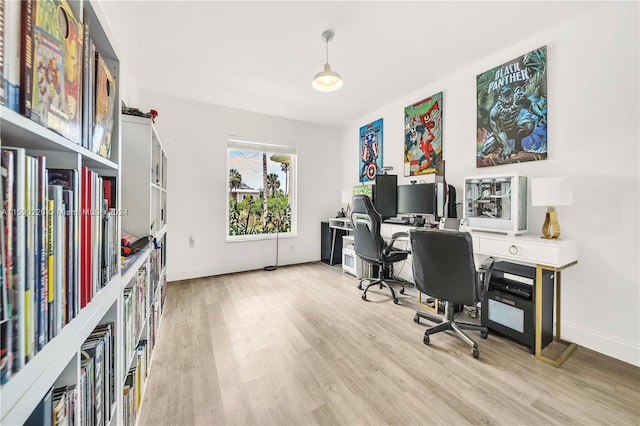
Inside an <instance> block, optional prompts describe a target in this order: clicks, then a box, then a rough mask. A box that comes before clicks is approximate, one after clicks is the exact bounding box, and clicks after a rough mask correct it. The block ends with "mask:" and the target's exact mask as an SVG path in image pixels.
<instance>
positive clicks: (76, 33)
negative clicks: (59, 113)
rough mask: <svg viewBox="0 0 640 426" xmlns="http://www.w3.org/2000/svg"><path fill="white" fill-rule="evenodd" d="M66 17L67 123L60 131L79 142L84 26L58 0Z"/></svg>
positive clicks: (62, 0)
mask: <svg viewBox="0 0 640 426" xmlns="http://www.w3.org/2000/svg"><path fill="white" fill-rule="evenodd" d="M60 6H61V8H62V10H63V11H64V12H65V13H66V18H67V23H68V25H67V29H68V31H67V35H66V37H65V36H64V34H63V37H62V47H63V51H64V89H65V96H66V99H65V102H66V113H67V125H66V126H64V127H63V128H62V129H61V131H60V133H62V135H63V136H65V137H66V138H67V139H70V140H71V141H72V142H75V143H77V144H79V143H80V142H81V138H82V55H83V47H82V46H83V43H84V26H83V24H82V23H81V22H80V21H79V19H78V18H77V17H76V16H75V15H74V13H73V11H72V10H71V7H70V6H69V3H67V1H66V0H61V1H60Z"/></svg>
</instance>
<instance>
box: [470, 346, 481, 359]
mask: <svg viewBox="0 0 640 426" xmlns="http://www.w3.org/2000/svg"><path fill="white" fill-rule="evenodd" d="M471 355H473V357H474V358H476V359H477V358H478V357H479V356H480V351H479V350H478V348H473V349H471Z"/></svg>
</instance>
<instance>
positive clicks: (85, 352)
mask: <svg viewBox="0 0 640 426" xmlns="http://www.w3.org/2000/svg"><path fill="white" fill-rule="evenodd" d="M80 355H81V357H82V360H88V359H92V360H93V362H92V365H93V369H94V370H93V377H94V388H93V390H92V392H93V403H92V404H91V405H92V407H90V408H89V409H90V410H91V409H92V411H93V412H92V413H91V414H90V417H93V423H91V424H94V425H96V426H103V425H104V424H105V423H104V416H105V410H104V402H105V401H104V397H105V377H104V375H105V374H104V373H105V368H104V367H105V354H104V339H103V336H96V335H90V336H89V338H88V339H87V340H86V341H85V342H84V344H83V345H82V347H81V352H80Z"/></svg>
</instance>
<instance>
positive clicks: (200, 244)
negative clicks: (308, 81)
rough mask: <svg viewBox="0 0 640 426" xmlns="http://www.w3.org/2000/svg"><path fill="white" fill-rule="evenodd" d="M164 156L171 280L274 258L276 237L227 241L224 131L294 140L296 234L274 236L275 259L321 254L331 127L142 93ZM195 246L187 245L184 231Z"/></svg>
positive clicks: (333, 147) (332, 197)
mask: <svg viewBox="0 0 640 426" xmlns="http://www.w3.org/2000/svg"><path fill="white" fill-rule="evenodd" d="M141 97H142V99H145V100H146V102H147V104H146V105H144V106H141V109H143V110H144V111H147V110H149V109H150V108H153V109H155V110H157V111H158V113H159V115H158V117H157V118H156V125H157V129H158V133H159V135H160V139H161V141H162V143H163V144H164V146H165V149H166V151H167V157H168V163H169V164H168V169H169V172H168V206H167V222H168V226H169V228H168V237H167V240H168V241H167V245H168V251H167V277H168V279H169V280H170V281H174V280H181V279H187V278H195V277H203V276H208V275H217V274H225V273H230V272H237V271H245V270H251V269H259V268H263V267H264V266H267V265H273V264H274V262H275V248H276V244H275V243H276V242H275V240H273V239H270V240H261V241H252V242H226V241H225V236H226V224H225V217H226V205H225V200H226V198H225V197H226V193H227V190H228V189H227V175H228V171H227V145H226V144H227V135H229V134H233V135H236V136H237V137H238V138H240V139H246V140H253V141H256V142H264V143H273V144H277V145H286V146H294V145H295V146H297V149H298V164H297V169H298V170H297V179H298V180H297V186H298V191H297V194H298V198H297V208H298V212H299V213H298V226H297V231H298V232H297V237H295V238H280V241H279V256H278V264H279V265H285V264H292V263H302V262H309V261H316V260H319V259H320V222H321V221H326V220H327V218H329V217H331V216H335V212H336V211H337V210H338V209H339V207H340V176H339V165H336V160H335V158H336V157H335V153H336V152H339V142H340V140H339V139H340V138H339V131H338V129H337V128H331V127H326V126H319V125H315V124H310V123H305V122H301V121H294V120H288V119H284V118H278V117H273V116H269V115H264V114H257V113H252V112H248V111H241V110H237V109H232V108H227V107H221V106H213V105H206V104H202V103H197V102H192V101H185V100H181V99H174V98H166V97H161V96H159V95H157V94H154V93H141ZM190 236H193V237H194V239H195V246H194V247H190V246H189V237H190Z"/></svg>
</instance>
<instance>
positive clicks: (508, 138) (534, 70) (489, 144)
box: [476, 46, 547, 167]
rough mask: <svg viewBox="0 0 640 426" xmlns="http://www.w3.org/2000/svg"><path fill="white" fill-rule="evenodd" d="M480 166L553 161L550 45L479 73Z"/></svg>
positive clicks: (478, 124) (477, 149)
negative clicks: (549, 120) (549, 123)
mask: <svg viewBox="0 0 640 426" xmlns="http://www.w3.org/2000/svg"><path fill="white" fill-rule="evenodd" d="M476 83H477V102H478V114H477V116H478V118H477V120H478V123H477V135H476V167H487V166H495V165H499V164H509V163H521V162H524V161H536V160H546V159H547V46H543V47H541V48H539V49H536V50H534V51H531V52H529V53H526V54H524V55H522V56H520V57H519V58H516V59H514V60H512V61H509V62H506V63H504V64H502V65H500V66H497V67H495V68H492V69H490V70H489V71H486V72H484V73H482V74H479V75H478V76H477V79H476Z"/></svg>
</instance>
